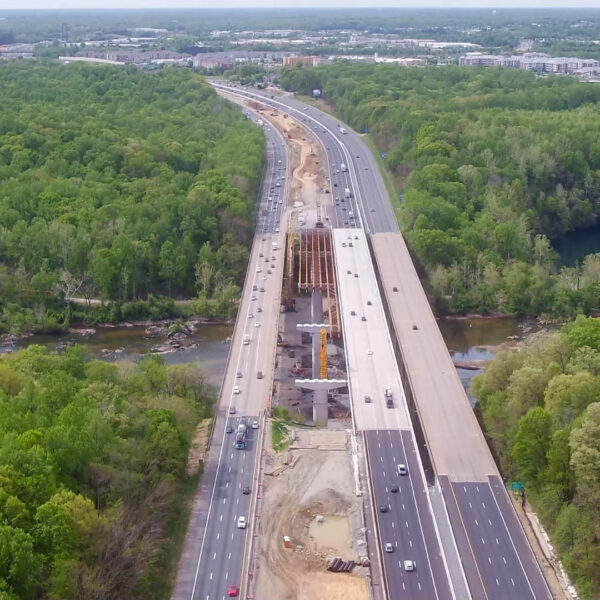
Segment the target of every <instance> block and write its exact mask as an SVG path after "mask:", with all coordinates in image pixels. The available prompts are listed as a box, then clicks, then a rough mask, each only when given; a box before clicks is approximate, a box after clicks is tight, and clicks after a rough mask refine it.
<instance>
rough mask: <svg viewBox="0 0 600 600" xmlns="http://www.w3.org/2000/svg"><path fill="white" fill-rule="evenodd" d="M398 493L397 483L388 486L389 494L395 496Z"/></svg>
mask: <svg viewBox="0 0 600 600" xmlns="http://www.w3.org/2000/svg"><path fill="white" fill-rule="evenodd" d="M399 491H400V488H399V487H398V484H397V483H392V485H390V492H392V494H397V493H398V492H399Z"/></svg>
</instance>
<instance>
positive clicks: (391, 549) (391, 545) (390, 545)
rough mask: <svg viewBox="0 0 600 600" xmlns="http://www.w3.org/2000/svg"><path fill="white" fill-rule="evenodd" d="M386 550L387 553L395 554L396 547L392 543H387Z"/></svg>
mask: <svg viewBox="0 0 600 600" xmlns="http://www.w3.org/2000/svg"><path fill="white" fill-rule="evenodd" d="M384 550H385V551H386V552H393V551H394V545H393V544H392V543H390V542H386V543H385V545H384Z"/></svg>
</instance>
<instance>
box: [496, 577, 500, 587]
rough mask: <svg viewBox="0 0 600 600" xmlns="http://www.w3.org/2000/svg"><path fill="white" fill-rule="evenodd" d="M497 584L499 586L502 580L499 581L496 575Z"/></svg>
mask: <svg viewBox="0 0 600 600" xmlns="http://www.w3.org/2000/svg"><path fill="white" fill-rule="evenodd" d="M496 585H497V586H498V587H500V582H499V581H498V578H497V577H496Z"/></svg>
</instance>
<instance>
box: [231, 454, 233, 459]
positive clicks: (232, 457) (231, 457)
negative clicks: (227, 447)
mask: <svg viewBox="0 0 600 600" xmlns="http://www.w3.org/2000/svg"><path fill="white" fill-rule="evenodd" d="M231 460H233V452H232V453H231Z"/></svg>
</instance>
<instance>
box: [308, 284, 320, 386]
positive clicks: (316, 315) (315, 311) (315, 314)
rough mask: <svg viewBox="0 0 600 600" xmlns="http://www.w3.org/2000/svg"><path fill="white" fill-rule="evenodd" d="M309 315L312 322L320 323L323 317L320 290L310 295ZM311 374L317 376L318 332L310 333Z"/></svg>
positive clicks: (318, 357) (318, 361) (318, 363)
mask: <svg viewBox="0 0 600 600" xmlns="http://www.w3.org/2000/svg"><path fill="white" fill-rule="evenodd" d="M310 317H311V319H312V322H313V323H320V322H321V320H322V318H323V295H322V294H321V291H320V290H317V291H315V292H313V293H312V295H311V297H310ZM311 337H312V376H313V378H314V379H318V378H319V367H320V356H319V332H318V331H317V332H314V333H312V336H311Z"/></svg>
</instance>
